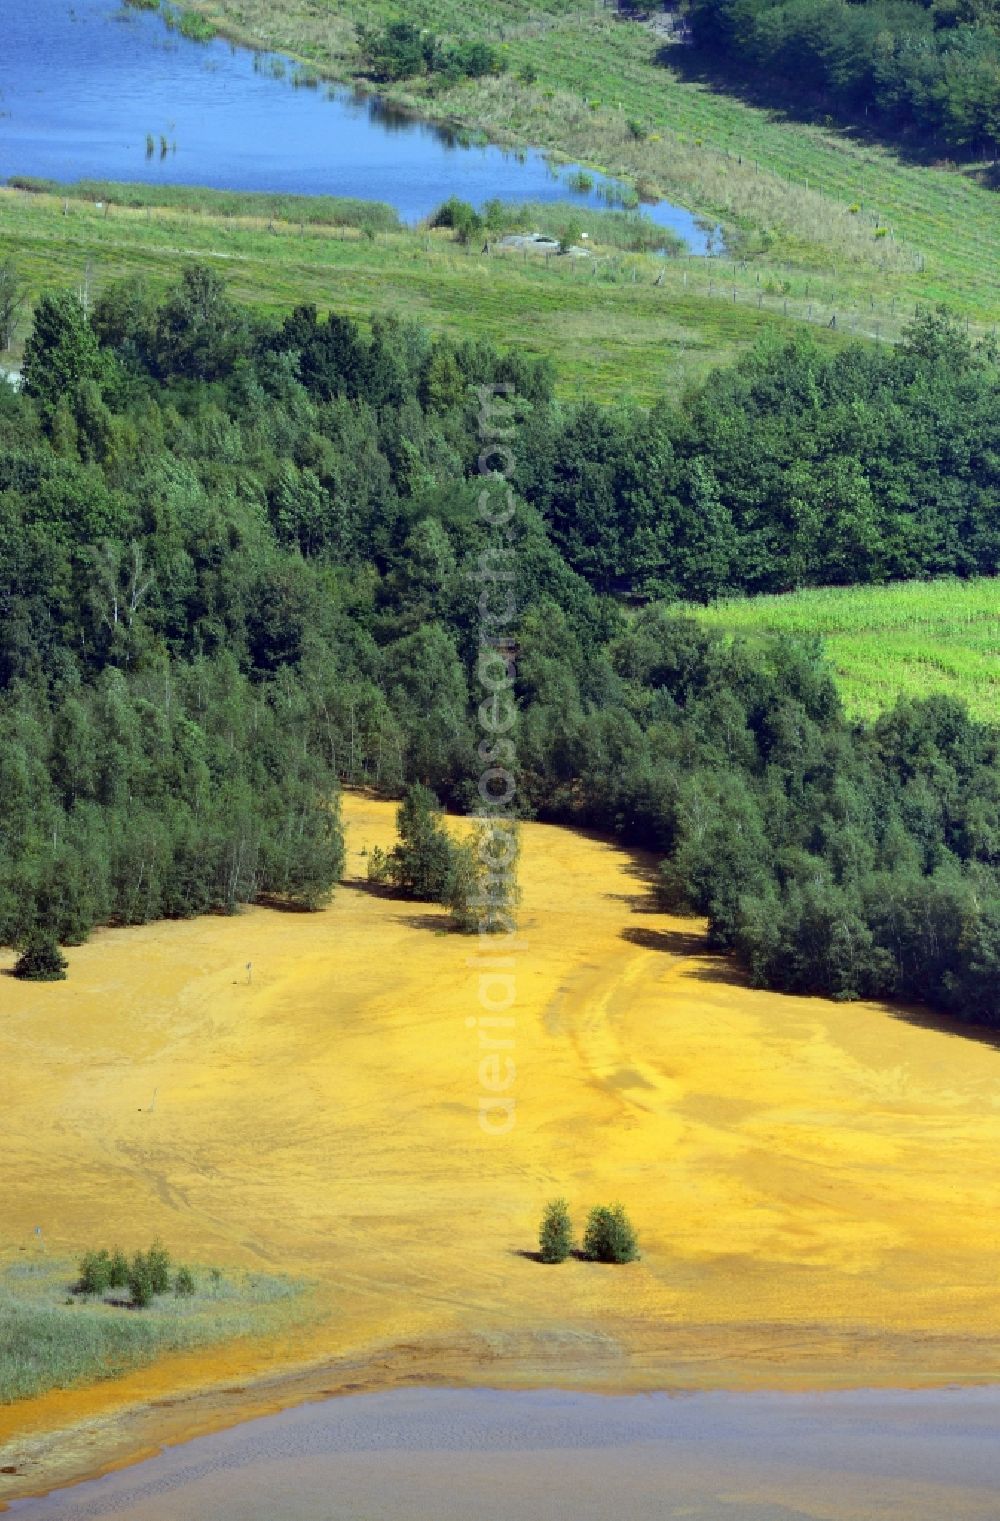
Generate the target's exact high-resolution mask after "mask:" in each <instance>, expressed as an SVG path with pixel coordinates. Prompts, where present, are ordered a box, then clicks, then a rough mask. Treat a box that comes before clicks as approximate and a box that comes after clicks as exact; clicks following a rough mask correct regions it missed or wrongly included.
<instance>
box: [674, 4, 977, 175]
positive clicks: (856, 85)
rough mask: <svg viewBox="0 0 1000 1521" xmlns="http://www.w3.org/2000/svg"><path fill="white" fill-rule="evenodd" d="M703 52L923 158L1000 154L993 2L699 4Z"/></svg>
mask: <svg viewBox="0 0 1000 1521" xmlns="http://www.w3.org/2000/svg"><path fill="white" fill-rule="evenodd" d="M690 15H691V22H692V26H693V29H694V36H695V40H696V42H697V43H698V45H699V47H700V48H701V49H702V50H704V51H705V52H706V53H708V54H712V53H715V54H721V55H722V56H723V57H727V58H731V59H732V60H733V61H734V62H738V63H739V65H740V67H741V69H744V70H746V69H751V70H753V71H754V78H755V80H756V81H757V82H758V84H759V82H760V80H761V79H764V80H766V81H768V83H769V85H770V88H771V93H772V94H773V96H774V98H775V101H776V103H782V99H783V98H784V99H792V100H798V99H801V98H802V96H803V91H808V93H809V95H810V96H811V97H812V98H813V99H814V100H816V101H818V102H819V103H820V104H822V105H823V106H824V107H825V108H826V109H832V110H834V111H836V112H837V113H842V114H844V113H846V114H847V115H848V116H850V117H854V118H859V117H867V119H868V124H869V125H870V126H872V127H875V126H877V125H879V124H881V125H882V126H884V127H886V128H887V129H889V130H890V131H892V132H897V133H898V132H903V133H908V134H911V135H912V136H913V137H914V139H915V140H916V141H918V142H919V143H920V145H921V146H922V147H924V148H927V147H934V146H936V147H938V148H940V149H947V150H949V151H952V152H958V153H960V154H962V155H968V154H975V153H985V152H989V153H995V152H996V150H997V145H998V143H1000V8H998V7H997V5H996V3H995V0H933V3H931V4H924V3H922V0H691V3H690Z"/></svg>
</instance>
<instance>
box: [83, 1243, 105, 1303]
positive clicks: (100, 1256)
mask: <svg viewBox="0 0 1000 1521" xmlns="http://www.w3.org/2000/svg"><path fill="white" fill-rule="evenodd" d="M110 1287H111V1258H110V1257H109V1256H108V1254H107V1252H106V1251H100V1252H85V1253H84V1254H83V1256H82V1257H81V1259H80V1281H79V1283H78V1284H77V1293H79V1294H103V1293H104V1292H105V1290H107V1289H109V1288H110Z"/></svg>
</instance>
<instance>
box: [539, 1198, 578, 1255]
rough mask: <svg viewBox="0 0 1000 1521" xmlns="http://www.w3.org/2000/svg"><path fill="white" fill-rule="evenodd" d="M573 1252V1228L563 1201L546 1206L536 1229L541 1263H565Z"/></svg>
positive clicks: (553, 1201) (554, 1201)
mask: <svg viewBox="0 0 1000 1521" xmlns="http://www.w3.org/2000/svg"><path fill="white" fill-rule="evenodd" d="M572 1250H573V1227H572V1224H571V1222H570V1218H569V1208H568V1206H567V1204H566V1200H565V1199H553V1200H552V1202H551V1203H550V1204H546V1206H545V1213H544V1214H543V1215H542V1223H541V1225H540V1226H539V1229H538V1254H539V1256H540V1257H541V1259H542V1261H543V1262H550V1263H555V1262H565V1261H566V1258H567V1257H568V1256H569V1254H570V1252H571V1251H572Z"/></svg>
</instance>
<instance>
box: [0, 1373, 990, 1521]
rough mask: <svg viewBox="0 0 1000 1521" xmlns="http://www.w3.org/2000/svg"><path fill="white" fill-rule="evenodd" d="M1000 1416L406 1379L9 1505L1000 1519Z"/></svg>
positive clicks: (588, 1516)
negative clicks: (426, 1384)
mask: <svg viewBox="0 0 1000 1521" xmlns="http://www.w3.org/2000/svg"><path fill="white" fill-rule="evenodd" d="M998 1416H1000V1400H998V1395H997V1391H996V1390H993V1389H965V1390H961V1389H954V1390H941V1391H937V1392H932V1391H928V1392H926V1393H904V1392H892V1391H885V1392H871V1393H859V1394H827V1395H769V1394H750V1395H731V1394H694V1395H683V1396H671V1395H667V1394H652V1395H633V1396H627V1395H621V1396H610V1397H609V1396H603V1395H594V1394H572V1393H568V1392H557V1391H537V1392H533V1393H503V1392H500V1391H494V1390H486V1389H466V1390H451V1389H406V1390H396V1391H394V1392H391V1393H387V1394H368V1395H352V1396H348V1397H345V1398H340V1399H333V1400H326V1401H325V1402H323V1403H320V1404H314V1405H305V1406H302V1407H301V1408H299V1409H295V1410H286V1411H283V1412H282V1413H281V1414H279V1415H273V1416H266V1417H264V1418H262V1419H258V1420H253V1421H247V1422H246V1423H245V1424H243V1425H242V1426H236V1427H234V1428H233V1429H232V1430H230V1431H224V1432H221V1433H219V1434H217V1435H215V1436H208V1437H202V1438H199V1439H197V1440H195V1441H190V1442H185V1443H182V1444H181V1445H179V1446H177V1447H171V1448H168V1449H167V1450H166V1451H164V1452H162V1453H161V1454H159V1456H157V1457H153V1458H150V1459H148V1460H147V1461H145V1462H142V1463H138V1464H137V1465H136V1466H135V1467H134V1468H126V1469H124V1470H121V1471H120V1472H118V1473H112V1474H109V1475H108V1476H107V1478H103V1479H97V1480H94V1481H92V1482H90V1483H85V1484H81V1485H79V1486H77V1487H76V1488H75V1489H64V1490H60V1491H57V1492H55V1493H54V1494H52V1495H50V1496H49V1497H48V1498H47V1499H39V1500H27V1501H23V1502H15V1503H14V1505H13V1507H12V1518H13V1521H609V1517H613V1518H614V1521H668V1518H676V1521H681V1518H684V1521H945V1518H947V1521H996V1518H997V1515H998V1514H1000V1445H998V1443H997V1425H998ZM0 1484H2V1480H0ZM2 1494H3V1490H2V1488H0V1497H2Z"/></svg>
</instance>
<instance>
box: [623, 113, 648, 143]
mask: <svg viewBox="0 0 1000 1521" xmlns="http://www.w3.org/2000/svg"><path fill="white" fill-rule="evenodd" d="M627 125H628V135H629V137H630V138H631V139H632V141H633V142H636V143H641V142H643V141H644V140H645V138H646V136H647V133H646V128H645V127H644V126H643V124H642V122H641V121H635V120H633V119H632V118H629V121H628V123H627Z"/></svg>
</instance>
